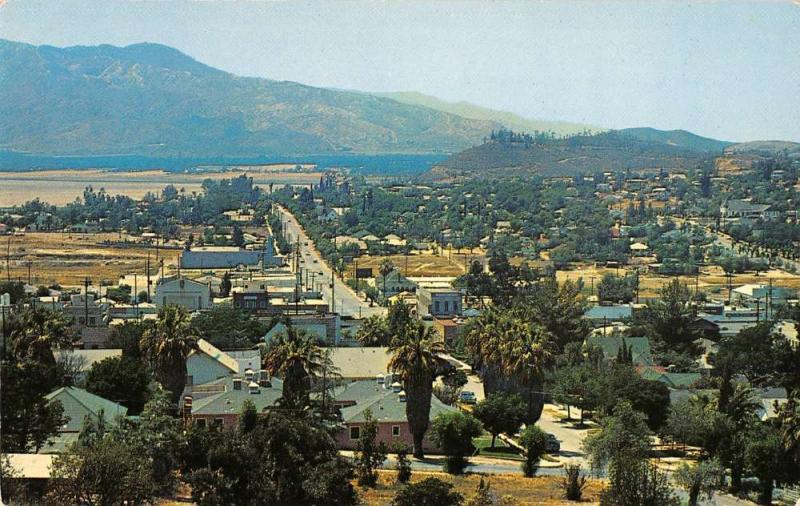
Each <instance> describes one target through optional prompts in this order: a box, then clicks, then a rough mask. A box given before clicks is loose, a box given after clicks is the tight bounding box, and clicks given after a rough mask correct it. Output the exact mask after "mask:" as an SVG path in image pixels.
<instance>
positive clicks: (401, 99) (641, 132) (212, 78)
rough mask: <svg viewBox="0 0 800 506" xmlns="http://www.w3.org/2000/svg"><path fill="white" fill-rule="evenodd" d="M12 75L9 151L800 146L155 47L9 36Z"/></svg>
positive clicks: (601, 156)
mask: <svg viewBox="0 0 800 506" xmlns="http://www.w3.org/2000/svg"><path fill="white" fill-rule="evenodd" d="M0 83H2V86H0V155H3V153H5V154H6V155H4V156H6V158H8V157H9V156H17V155H18V154H20V153H22V154H24V155H25V156H34V155H46V156H62V157H63V156H65V155H69V156H73V157H79V156H90V157H91V156H96V157H110V156H142V157H152V158H153V159H159V158H161V159H166V158H170V157H171V158H188V157H270V156H272V157H274V156H281V157H286V158H287V159H291V157H292V156H297V155H309V154H315V155H328V154H332V155H338V154H349V153H360V154H426V155H427V154H437V155H442V154H453V155H452V156H451V157H450V158H449V159H448V160H447V161H445V162H444V163H442V164H441V166H442V167H445V168H447V170H461V169H464V170H482V169H497V168H501V167H510V168H525V167H528V168H532V169H534V170H536V171H537V172H564V171H573V170H593V169H596V168H597V167H598V166H602V167H606V166H608V165H609V164H611V166H613V167H616V168H624V167H651V166H662V167H663V166H667V167H669V166H681V167H682V166H684V165H687V164H692V163H695V162H696V161H697V160H698V159H701V158H703V157H708V156H715V155H717V154H720V153H722V152H723V150H724V151H725V152H727V153H736V154H741V153H746V152H750V151H755V152H758V153H764V152H770V151H772V152H775V151H782V152H795V151H798V147H800V145H798V144H796V143H785V142H780V141H761V142H752V143H745V144H731V143H728V142H723V141H718V140H715V139H709V138H705V137H700V136H698V135H695V134H692V133H691V132H686V131H684V130H672V131H661V130H655V129H652V128H631V129H625V130H618V131H606V130H605V129H603V128H599V127H593V126H589V125H581V124H574V123H565V122H554V121H544V120H533V119H529V118H523V117H521V116H518V115H516V114H513V113H510V112H506V111H496V110H493V109H488V108H485V107H479V106H475V105H473V104H469V103H466V102H458V103H452V102H446V101H443V100H440V99H437V98H435V97H431V96H428V95H423V94H421V93H416V92H398V93H380V94H375V93H366V92H358V91H344V90H334V89H327V88H318V87H313V86H307V85H304V84H299V83H295V82H290V81H275V80H270V79H263V78H253V77H240V76H236V75H234V74H231V73H228V72H224V71H222V70H218V69H215V68H212V67H209V66H207V65H205V64H203V63H201V62H198V61H196V60H194V59H192V58H191V57H189V56H187V55H186V54H183V53H181V52H180V51H178V50H176V49H173V48H170V47H167V46H163V45H159V44H152V43H141V44H134V45H130V46H126V47H116V46H110V45H100V46H75V47H67V48H56V47H52V46H33V45H29V44H24V43H20V42H13V41H8V40H2V39H0ZM501 128H508V129H512V130H515V131H517V132H520V131H527V132H534V131H539V132H551V133H553V134H557V135H556V137H557V138H555V139H553V140H551V141H549V142H547V143H546V145H540V146H539V148H540V149H534V150H531V149H523V150H520V149H518V148H519V146H517V145H509V146H503V145H500V144H497V143H491V142H490V143H486V142H484V141H485V139H486V138H487V137H488V136H489V135H490V134H491V133H492V132H493V131H497V130H500V129H501ZM590 132H591V133H593V134H592V135H587V134H588V133H590ZM576 134H577V135H576ZM561 136H570V137H569V138H558V137H561ZM0 158H2V156H0Z"/></svg>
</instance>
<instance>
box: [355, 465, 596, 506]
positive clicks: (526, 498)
mask: <svg viewBox="0 0 800 506" xmlns="http://www.w3.org/2000/svg"><path fill="white" fill-rule="evenodd" d="M395 475H396V473H395V472H394V471H380V479H379V481H378V486H377V487H376V488H375V489H367V490H364V489H361V488H358V492H359V495H360V497H361V500H362V501H363V503H364V504H367V505H370V506H379V505H380V506H385V505H387V504H389V503H391V501H392V498H393V497H394V494H395V493H396V492H397V490H398V488H399V487H398V485H397V484H396V483H395ZM431 476H433V477H436V478H439V479H441V480H444V481H447V482H450V483H452V484H453V485H454V486H455V490H456V491H457V492H458V493H460V494H461V495H463V496H464V497H465V498H469V497H471V496H472V494H474V493H475V489H476V488H477V487H478V483H479V482H480V480H481V475H478V474H467V475H463V476H452V475H449V474H444V473H424V472H418V471H415V472H414V473H413V475H412V476H411V481H412V482H416V481H422V480H424V479H425V478H428V477H431ZM561 479H562V478H561V477H560V476H538V477H535V478H524V477H522V476H518V475H492V476H487V477H484V480H485V481H486V482H488V483H489V485H490V486H491V490H492V491H493V492H495V493H496V494H497V495H498V496H501V497H502V496H506V495H508V496H510V497H511V498H512V499H513V500H514V501H515V503H516V504H518V505H519V506H532V505H548V506H552V505H566V504H576V503H574V502H569V501H566V500H564V499H562V498H561V494H562V492H561V487H560V485H561ZM602 487H603V484H602V482H600V481H598V480H589V481H588V482H587V486H586V489H585V490H584V494H583V496H584V501H585V502H582V503H581V504H597V501H598V500H599V495H600V491H601V490H602Z"/></svg>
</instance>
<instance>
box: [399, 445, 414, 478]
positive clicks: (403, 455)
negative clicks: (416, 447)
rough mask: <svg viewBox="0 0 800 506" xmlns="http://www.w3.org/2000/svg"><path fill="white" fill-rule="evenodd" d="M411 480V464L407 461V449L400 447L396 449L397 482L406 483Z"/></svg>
mask: <svg viewBox="0 0 800 506" xmlns="http://www.w3.org/2000/svg"><path fill="white" fill-rule="evenodd" d="M410 479H411V462H410V461H409V460H408V447H406V446H401V447H399V448H398V449H397V481H398V482H399V483H408V480H410Z"/></svg>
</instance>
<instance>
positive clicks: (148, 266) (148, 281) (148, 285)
mask: <svg viewBox="0 0 800 506" xmlns="http://www.w3.org/2000/svg"><path fill="white" fill-rule="evenodd" d="M145 270H146V271H147V302H150V250H147V263H146V264H145ZM137 296H138V294H137Z"/></svg>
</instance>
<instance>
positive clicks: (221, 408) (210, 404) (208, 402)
mask: <svg viewBox="0 0 800 506" xmlns="http://www.w3.org/2000/svg"><path fill="white" fill-rule="evenodd" d="M247 384H248V382H247V380H244V379H242V389H241V390H234V389H233V377H230V376H228V377H225V378H220V379H218V380H214V381H210V382H209V383H206V384H205V385H221V386H223V387H224V391H222V392H219V393H216V394H212V395H209V396H207V397H203V398H201V399H195V400H194V401H193V402H192V415H224V414H239V413H241V411H242V405H243V404H244V401H246V400H248V399H249V400H251V401H253V404H254V405H255V407H256V411H257V412H259V413H260V412H262V411H264V409H266V408H270V407H272V406H273V405H275V401H277V400H278V399H279V398H280V397H281V395H283V382H282V381H281V380H279V379H277V378H272V379H271V380H270V385H271V386H269V387H259V389H258V393H252V394H251V393H250V390H249V388H248V386H247Z"/></svg>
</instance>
